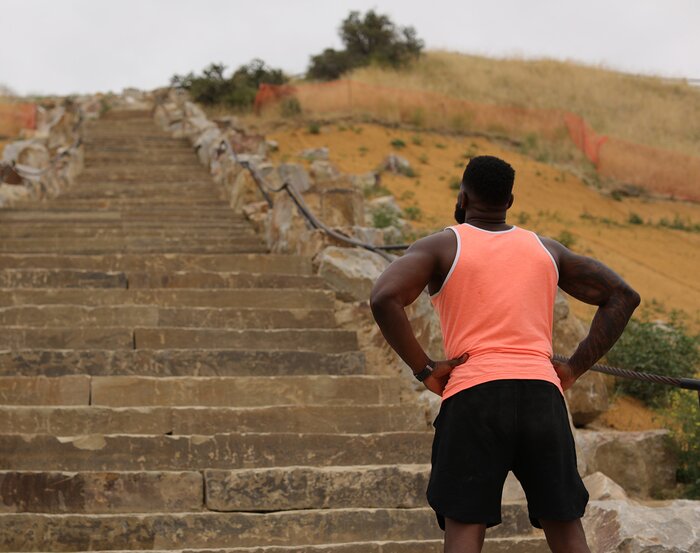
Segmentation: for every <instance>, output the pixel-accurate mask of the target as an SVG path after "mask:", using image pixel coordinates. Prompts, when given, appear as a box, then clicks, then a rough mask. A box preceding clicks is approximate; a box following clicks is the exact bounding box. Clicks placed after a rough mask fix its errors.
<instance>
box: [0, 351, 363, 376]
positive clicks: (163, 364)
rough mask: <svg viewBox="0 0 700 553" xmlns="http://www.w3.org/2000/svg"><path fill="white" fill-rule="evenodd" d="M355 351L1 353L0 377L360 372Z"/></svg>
mask: <svg viewBox="0 0 700 553" xmlns="http://www.w3.org/2000/svg"><path fill="white" fill-rule="evenodd" d="M364 371H365V360H364V355H363V354H362V353H361V352H359V351H350V352H343V353H332V354H331V353H319V352H315V351H290V350H279V351H271V350H269V349H267V348H266V349H264V350H230V349H229V350H226V349H209V350H198V349H171V350H167V349H166V350H138V351H136V350H42V349H39V348H35V349H32V350H13V351H0V375H3V376H13V375H14V376H17V375H23V376H41V375H46V376H62V375H70V374H77V375H83V374H87V375H95V376H108V375H109V376H111V375H143V376H279V375H303V374H363V373H364Z"/></svg>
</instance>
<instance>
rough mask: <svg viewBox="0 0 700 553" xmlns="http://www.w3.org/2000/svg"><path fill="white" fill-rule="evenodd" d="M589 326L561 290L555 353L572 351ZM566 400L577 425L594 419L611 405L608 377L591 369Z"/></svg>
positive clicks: (555, 331) (555, 333)
mask: <svg viewBox="0 0 700 553" xmlns="http://www.w3.org/2000/svg"><path fill="white" fill-rule="evenodd" d="M586 334H587V330H586V328H585V326H584V325H583V323H582V322H581V321H580V320H579V319H578V318H577V317H576V316H575V315H574V314H573V313H572V312H571V310H570V309H569V302H568V300H567V298H566V296H565V295H564V293H563V292H562V291H561V290H557V297H556V300H555V302H554V331H553V335H552V342H553V346H554V351H555V353H560V354H562V355H567V356H568V355H571V354H572V353H573V352H574V351H575V350H576V348H577V347H578V345H579V343H580V342H581V340H583V339H584V338H585V337H586ZM564 395H565V396H566V400H567V402H568V404H569V409H570V410H571V416H572V418H573V421H574V425H576V426H579V427H580V426H585V425H587V424H590V423H591V422H593V421H594V420H595V419H596V418H597V417H599V416H600V415H601V414H603V413H605V412H606V411H607V410H608V409H609V408H610V401H609V396H608V386H607V380H606V378H605V376H604V375H602V374H600V373H597V372H594V371H588V372H586V373H585V374H584V375H583V376H581V377H580V378H579V379H578V380H577V381H576V383H575V384H574V385H573V386H572V387H571V388H570V389H569V390H567V391H566V392H564Z"/></svg>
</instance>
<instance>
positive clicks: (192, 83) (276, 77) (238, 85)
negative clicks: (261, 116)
mask: <svg viewBox="0 0 700 553" xmlns="http://www.w3.org/2000/svg"><path fill="white" fill-rule="evenodd" d="M225 71H226V66H225V65H223V64H221V63H212V64H210V65H209V66H208V67H206V68H204V70H203V71H202V74H201V75H195V74H194V73H188V74H187V75H184V76H181V75H174V76H173V77H172V78H171V79H170V84H171V85H172V86H174V87H176V88H182V89H185V90H188V91H189V93H190V96H191V97H192V99H193V100H194V101H195V102H199V103H201V104H204V105H209V106H211V105H217V104H220V105H226V106H229V107H233V108H241V109H249V108H251V107H252V106H253V102H254V100H255V95H256V94H257V92H258V87H259V86H260V85H261V84H262V83H267V84H283V83H285V82H287V77H286V76H285V75H284V73H283V72H282V70H281V69H272V68H271V67H268V66H267V65H266V64H265V62H264V61H263V60H261V59H254V60H253V61H251V62H250V63H249V64H247V65H241V66H240V67H239V68H238V69H236V71H234V73H233V75H231V76H230V77H225V76H224V72H225Z"/></svg>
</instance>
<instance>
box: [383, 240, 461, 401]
mask: <svg viewBox="0 0 700 553" xmlns="http://www.w3.org/2000/svg"><path fill="white" fill-rule="evenodd" d="M456 244H457V242H456V239H455V237H454V233H453V232H452V231H445V232H441V233H437V234H434V235H431V236H428V237H426V238H423V239H421V240H418V241H417V242H415V243H414V244H413V245H412V246H411V247H410V248H409V249H408V250H406V253H405V254H404V255H403V257H401V258H399V259H397V260H396V261H394V262H393V263H392V264H391V265H389V267H387V269H386V270H385V271H384V273H382V275H381V276H380V277H379V278H378V279H377V282H376V283H375V284H374V288H373V289H372V294H371V296H370V306H371V308H372V314H373V315H374V319H375V321H376V322H377V325H379V329H380V330H381V331H382V334H383V335H384V338H385V339H386V341H387V342H388V343H389V345H390V346H391V347H392V348H393V350H394V351H395V352H396V353H397V354H398V355H399V357H401V359H403V361H404V362H405V363H406V364H407V365H408V366H409V367H410V368H411V370H412V371H413V372H414V373H418V372H420V371H422V370H423V369H424V368H425V366H426V365H427V364H428V363H430V362H431V359H430V358H429V357H428V355H427V354H426V353H425V351H424V350H423V348H422V347H421V345H420V344H419V343H418V340H416V337H415V334H414V333H413V329H412V328H411V324H410V322H409V321H408V317H407V316H406V312H405V310H404V308H405V307H406V306H408V305H410V304H412V303H413V302H414V301H415V300H416V298H417V297H418V296H419V295H420V293H421V292H422V291H423V290H424V289H425V287H426V286H428V285H429V284H430V285H431V286H432V287H434V288H437V287H438V286H437V285H439V284H440V283H442V281H443V280H444V277H445V274H446V272H447V271H449V266H446V262H445V259H446V258H449V255H447V256H445V255H444V254H445V253H446V252H449V251H450V250H452V258H454V252H455V251H456ZM441 253H442V255H440V254H441ZM449 264H451V260H450V263H449ZM464 361H466V356H463V357H459V358H456V359H451V360H449V361H438V362H437V363H436V364H435V368H434V370H433V374H432V375H431V376H429V377H428V378H427V379H426V380H424V381H423V384H425V386H426V387H427V388H428V389H429V390H431V391H433V392H435V393H436V394H441V393H442V390H443V389H444V387H445V385H446V383H447V378H448V377H449V373H450V371H451V370H452V369H453V368H454V367H456V366H458V365H460V364H462V363H464Z"/></svg>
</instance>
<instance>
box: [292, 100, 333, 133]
mask: <svg viewBox="0 0 700 553" xmlns="http://www.w3.org/2000/svg"><path fill="white" fill-rule="evenodd" d="M280 111H281V113H282V117H296V116H297V115H301V104H300V103H299V100H298V99H297V98H295V97H294V96H291V97H289V98H284V99H283V100H282V102H281V103H280ZM339 130H340V129H339Z"/></svg>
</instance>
